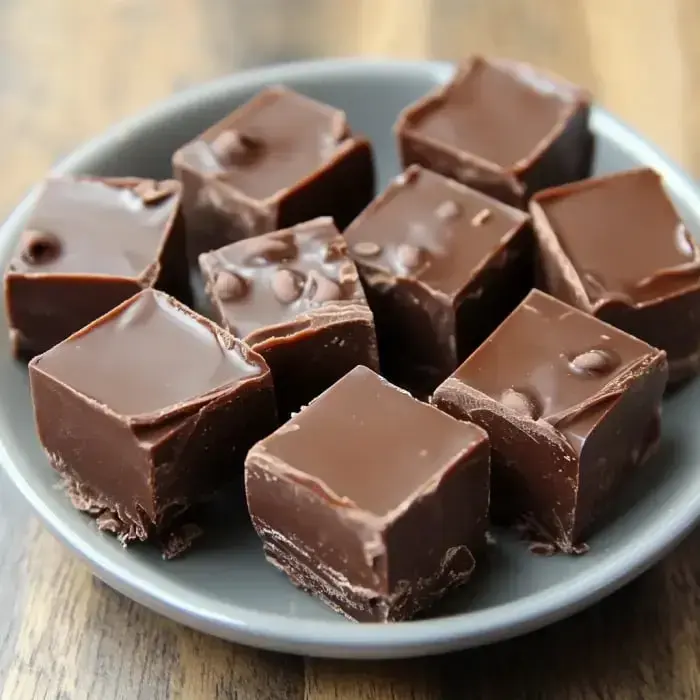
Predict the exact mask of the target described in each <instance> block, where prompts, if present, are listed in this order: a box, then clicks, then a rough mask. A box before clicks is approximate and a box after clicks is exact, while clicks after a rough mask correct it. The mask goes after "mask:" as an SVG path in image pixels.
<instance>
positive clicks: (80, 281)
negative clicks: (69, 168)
mask: <svg viewBox="0 0 700 700" xmlns="http://www.w3.org/2000/svg"><path fill="white" fill-rule="evenodd" d="M180 189H181V187H180V184H179V183H178V182H176V181H175V180H166V181H164V182H155V181H153V180H145V179H136V178H105V179H97V178H73V177H60V178H52V179H49V180H47V181H46V183H45V184H44V186H43V189H42V191H41V192H40V193H39V195H38V198H37V201H36V204H35V205H34V209H33V210H32V212H31V214H30V217H29V221H28V222H27V225H26V228H25V230H24V232H23V233H22V236H21V237H20V240H19V243H18V246H17V249H16V252H15V254H14V257H13V258H12V260H11V261H10V264H9V267H8V268H7V270H6V273H5V304H6V307H7V315H8V319H9V326H10V338H11V341H12V347H13V351H14V354H15V355H16V356H18V357H21V358H23V359H30V358H31V357H33V356H34V355H37V354H39V353H42V352H44V351H46V350H48V349H49V348H51V347H53V346H54V345H56V343H59V342H60V341H62V340H64V339H65V338H67V337H68V336H69V335H71V333H74V332H75V331H77V330H79V329H80V328H82V327H83V326H85V325H86V324H88V323H90V321H94V320H95V319H96V318H98V317H99V316H102V314H104V313H106V312H107V311H109V310H110V309H113V308H114V307H115V306H117V305H118V304H121V302H123V301H124V300H125V299H128V298H129V297H131V296H133V295H134V294H136V293H137V292H139V291H140V290H141V289H144V288H147V287H156V288H158V289H162V290H164V291H166V292H168V293H170V294H172V295H173V296H176V297H178V298H179V299H180V300H181V301H183V302H185V303H188V302H189V300H190V287H189V272H188V269H187V259H186V251H185V231H184V226H183V225H182V219H181V217H180V213H179V204H180Z"/></svg>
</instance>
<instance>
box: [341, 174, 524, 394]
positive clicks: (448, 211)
mask: <svg viewBox="0 0 700 700" xmlns="http://www.w3.org/2000/svg"><path fill="white" fill-rule="evenodd" d="M345 238H346V240H347V241H348V245H349V247H350V254H351V255H352V257H353V258H354V259H355V261H356V262H357V265H358V268H359V270H360V275H361V277H362V281H363V284H364V287H365V289H366V292H367V297H368V300H369V304H370V307H371V308H372V311H373V312H374V317H375V322H376V326H377V335H378V340H379V354H380V362H381V365H382V373H383V374H385V375H386V376H387V377H388V378H389V379H391V380H392V381H394V382H395V383H397V384H399V385H401V386H404V387H405V388H408V389H410V390H411V391H413V392H414V393H416V394H417V395H423V394H430V393H431V392H432V391H433V389H435V387H436V386H437V385H438V384H439V383H440V382H441V381H442V380H443V379H445V378H446V377H447V376H448V375H449V374H450V373H451V372H453V371H454V370H455V369H456V368H457V366H458V365H459V363H460V362H461V361H462V360H464V359H465V358H466V357H467V355H469V353H470V352H471V351H472V350H474V349H476V348H477V347H478V346H479V345H480V344H481V342H482V341H484V340H485V339H486V338H487V337H488V335H489V334H490V333H491V331H493V330H494V328H496V326H497V325H498V324H499V323H500V322H501V321H502V320H503V319H504V318H505V317H506V316H507V315H508V314H509V313H510V312H511V311H512V310H513V309H514V308H515V307H516V306H517V304H518V303H519V302H520V301H521V300H522V299H523V297H524V296H525V295H526V294H527V293H528V292H529V291H530V289H531V288H532V285H533V269H534V262H533V259H532V252H533V237H532V230H531V227H530V224H529V217H528V216H527V215H526V214H524V213H523V212H522V211H520V210H517V209H513V208H511V207H509V206H506V205H504V204H501V203H500V202H497V201H496V200H494V199H491V198H490V197H487V196H485V195H483V194H481V193H480V192H476V191H475V190H472V189H469V188H467V187H465V186H464V185H461V184H459V183H457V182H455V181H453V180H450V179H448V178H446V177H443V176H442V175H438V174H437V173H434V172H431V171H429V170H425V169H423V168H421V167H419V166H416V165H414V166H410V167H409V168H408V169H407V170H406V172H404V173H403V174H401V175H399V177H398V178H397V179H396V180H394V181H393V182H392V183H391V184H390V185H389V187H388V189H387V190H386V191H385V192H384V193H383V194H382V195H381V196H380V197H378V198H377V199H376V200H375V201H374V202H372V204H370V206H369V207H367V209H366V210H365V211H364V212H363V213H362V214H361V215H360V216H359V217H358V218H357V219H356V220H355V221H354V222H353V223H352V224H351V226H350V227H349V228H348V229H347V230H346V231H345Z"/></svg>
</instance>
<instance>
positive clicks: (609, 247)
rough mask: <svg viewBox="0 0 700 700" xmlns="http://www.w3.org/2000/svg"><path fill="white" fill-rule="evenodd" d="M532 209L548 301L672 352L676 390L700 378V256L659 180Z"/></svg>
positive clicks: (561, 191) (609, 185)
mask: <svg viewBox="0 0 700 700" xmlns="http://www.w3.org/2000/svg"><path fill="white" fill-rule="evenodd" d="M531 207H532V213H533V217H534V222H535V224H536V231H537V238H538V240H539V248H540V256H539V257H540V260H541V276H542V280H543V284H542V286H544V287H545V288H546V289H547V290H548V291H549V292H550V294H552V295H554V296H556V297H557V298H559V299H561V300H562V301H565V302H567V303H568V304H571V305H572V306H576V307H578V308H580V309H582V310H583V311H586V312H588V313H590V314H594V315H595V316H597V317H598V318H600V319H602V320H604V321H606V322H607V323H610V324H612V325H614V326H617V327H618V328H621V329H622V330H624V331H627V332H628V333H631V334H632V335H636V336H637V337H638V338H642V339H643V340H645V341H646V342H648V343H649V344H650V345H653V346H655V347H659V348H662V349H663V350H665V351H666V353H667V355H668V363H669V374H670V377H669V382H670V384H672V385H675V384H678V383H679V382H681V381H683V380H685V379H688V378H690V377H692V376H694V375H696V374H697V373H698V371H700V248H699V247H698V245H697V243H696V242H695V241H694V239H693V238H692V236H691V235H690V233H689V232H688V230H687V229H686V227H685V225H684V224H683V222H682V221H681V220H680V218H679V216H678V213H677V212H676V210H675V208H674V206H673V204H672V203H671V201H670V199H669V198H668V196H667V195H666V192H665V191H664V187H663V182H662V180H661V177H660V176H659V175H658V174H657V173H655V172H654V171H653V170H648V169H642V170H632V171H628V172H623V173H617V174H614V175H607V176H605V177H600V178H595V179H590V180H584V181H582V182H580V183H576V184H573V185H567V186H564V187H559V188H554V189H550V190H546V191H544V192H541V193H540V194H539V195H538V196H537V197H535V199H534V200H533V201H532V203H531Z"/></svg>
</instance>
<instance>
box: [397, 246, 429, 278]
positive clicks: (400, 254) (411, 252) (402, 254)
mask: <svg viewBox="0 0 700 700" xmlns="http://www.w3.org/2000/svg"><path fill="white" fill-rule="evenodd" d="M422 258H423V255H422V251H421V249H420V248H417V247H416V246H414V245H411V244H410V243H402V244H401V245H400V246H399V247H398V248H397V249H396V261H397V262H398V263H399V265H401V267H403V268H404V270H409V271H411V270H415V269H417V268H418V267H419V266H420V264H421V261H422Z"/></svg>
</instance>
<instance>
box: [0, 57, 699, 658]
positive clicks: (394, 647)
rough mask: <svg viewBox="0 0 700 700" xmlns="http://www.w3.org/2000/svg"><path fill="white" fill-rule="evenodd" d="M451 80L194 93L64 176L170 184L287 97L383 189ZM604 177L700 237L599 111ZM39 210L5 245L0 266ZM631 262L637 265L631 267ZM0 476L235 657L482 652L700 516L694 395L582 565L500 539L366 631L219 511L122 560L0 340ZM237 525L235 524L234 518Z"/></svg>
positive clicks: (695, 221)
mask: <svg viewBox="0 0 700 700" xmlns="http://www.w3.org/2000/svg"><path fill="white" fill-rule="evenodd" d="M451 72H452V69H451V67H450V66H449V65H447V64H442V63H399V62H388V61H360V60H341V61H325V62H318V63H306V64H296V65H294V64H292V65H288V66H282V67H274V68H267V69H263V70H258V71H252V72H248V73H243V74H240V75H235V76H232V77H229V78H225V79H223V80H220V81H218V82H215V83H212V84H210V85H205V86H203V87H200V88H197V89H195V90H191V91H189V92H186V93H184V94H182V95H179V96H177V97H175V98H174V99H173V100H171V101H169V102H166V103H165V104H163V105H160V106H158V107H156V108H155V109H153V110H151V111H149V112H148V113H146V114H144V115H143V116H140V117H137V118H136V119H132V120H130V121H128V122H125V123H123V124H121V125H119V126H117V127H116V128H114V129H112V130H111V131H109V132H108V133H107V134H105V135H104V136H102V137H101V138H98V139H97V140H95V141H93V142H91V143H89V144H87V145H86V146H84V147H83V148H81V149H80V150H79V151H78V152H77V153H75V154H74V155H73V156H72V157H70V158H68V160H67V161H65V162H64V163H62V164H61V165H60V166H59V167H58V168H57V169H56V170H57V172H63V173H75V172H89V173H94V174H116V175H145V176H153V177H163V176H167V175H168V174H169V169H170V165H169V164H170V154H171V153H172V151H173V150H174V149H175V148H176V147H177V146H179V145H180V144H181V143H183V142H184V141H186V140H188V139H190V138H191V137H193V136H195V135H196V134H197V133H199V132H200V131H202V130H203V129H204V128H205V127H206V126H207V125H209V124H210V123H212V122H214V121H215V120H217V119H219V118H220V117H222V116H223V115H224V114H226V113H227V112H228V111H230V110H231V109H232V108H233V107H235V106H236V105H238V104H240V103H241V102H243V101H244V100H246V99H248V98H249V97H250V96H251V95H252V94H253V93H255V92H256V91H257V90H258V89H260V88H261V87H262V86H264V85H268V84H270V83H276V82H282V83H286V84H288V85H290V86H293V87H295V88H297V89H299V90H300V91H302V92H305V93H308V94H309V95H311V96H313V97H316V98H318V99H320V100H324V101H326V102H329V103H331V104H334V105H336V106H337V107H340V108H342V109H344V110H346V111H347V113H348V116H349V118H350V122H351V124H352V126H353V128H354V129H355V130H357V131H361V132H365V133H366V134H368V135H369V136H370V137H371V139H372V141H373V143H374V145H375V148H376V152H377V156H378V163H379V168H380V174H381V179H382V180H383V181H386V179H387V178H389V177H390V176H391V175H392V174H395V173H396V171H397V160H396V154H395V149H394V141H393V138H392V136H391V126H392V123H393V121H394V118H395V116H396V114H397V112H398V111H399V110H400V109H401V108H402V107H403V106H404V105H406V104H407V103H409V102H411V101H413V100H415V99H416V98H418V97H419V96H420V95H422V94H423V93H425V92H426V91H427V90H429V89H430V88H432V87H433V86H435V85H436V84H438V83H441V82H444V81H445V80H446V79H447V78H448V77H449V76H450V74H451ZM592 123H593V128H594V130H595V132H596V135H597V140H598V156H597V165H596V171H597V172H599V173H602V172H609V171H613V170H620V169H623V168H629V167H633V166H637V165H639V164H645V165H649V166H651V167H653V168H656V169H657V170H658V171H659V172H661V173H662V174H663V175H664V177H665V178H666V183H667V185H668V187H669V189H670V191H671V192H672V194H673V197H674V199H675V200H676V203H677V205H678V206H679V208H680V210H681V211H682V213H683V215H684V216H686V217H687V220H688V224H689V226H690V228H691V230H694V231H695V232H696V234H697V232H698V231H699V230H700V193H699V192H698V190H697V189H696V187H695V186H694V185H693V183H692V182H691V180H690V179H689V178H688V177H687V176H686V175H684V174H683V173H682V172H681V171H680V170H679V169H678V168H677V167H675V166H674V165H673V164H671V163H669V161H668V160H667V159H666V158H665V157H664V156H662V155H661V154H660V153H659V152H658V151H657V150H656V149H655V148H653V147H652V146H651V145H649V144H648V143H647V142H645V141H644V140H643V139H641V138H640V137H639V136H637V135H636V134H634V133H633V132H632V131H631V130H630V129H628V128H627V127H625V126H623V125H622V124H620V122H618V121H617V120H616V119H614V118H613V117H611V116H610V115H609V114H607V113H605V112H604V111H602V110H599V109H598V110H596V111H595V112H594V114H593V122H592ZM31 201H32V196H31V195H30V197H29V198H28V199H26V200H25V201H24V202H23V203H22V204H21V205H20V206H19V207H18V209H17V210H16V212H15V213H14V214H13V215H12V216H11V217H10V219H9V220H8V221H7V223H6V224H5V226H4V227H3V228H2V229H1V231H0V256H1V257H2V261H3V264H4V263H5V262H6V261H7V259H8V255H9V252H10V250H11V247H12V244H13V242H14V240H15V238H16V236H17V234H18V232H19V231H20V229H21V227H22V222H23V219H24V217H25V216H26V213H27V210H28V209H29V207H30V205H31ZM631 252H633V251H631ZM0 386H2V400H1V401H0V461H2V464H3V466H4V468H5V470H6V471H7V473H8V475H9V476H10V478H11V479H12V481H13V482H14V483H15V484H16V485H17V486H18V488H19V489H20V491H21V492H22V493H23V494H24V496H25V497H26V498H27V500H28V501H29V502H30V503H31V505H32V506H33V507H34V509H35V510H36V512H37V513H38V514H39V516H40V517H41V518H42V519H43V521H44V522H45V523H46V524H47V525H48V527H49V528H50V529H51V530H52V531H53V532H54V533H56V534H57V535H58V536H59V537H60V539H61V540H63V541H64V542H65V543H66V544H67V545H68V546H69V547H70V548H71V549H73V550H74V551H75V552H76V553H77V554H78V555H79V556H81V557H82V558H83V559H84V560H85V561H86V562H88V564H89V565H90V566H91V567H92V569H93V570H94V572H95V574H96V575H97V576H98V577H100V578H101V579H103V580H104V581H105V582H107V583H108V584H109V585H110V586H113V587H114V588H116V589H117V590H119V591H121V592H122V593H124V594H125V595H127V596H129V597H130V598H133V599H134V600H136V601H138V602H140V603H143V604H144V605H146V606H148V607H150V608H152V609H154V610H156V611H158V612H160V613H163V614H164V615H167V616H168V617H171V618H174V619H175V620H178V621H180V622H183V623H184V624H186V625H190V626H191V627H195V628H197V629H200V630H203V631H205V632H208V633H211V634H214V635H218V636H220V637H224V638H226V639H230V640H233V641H237V642H242V643H244V644H250V645H254V646H260V647H265V648H269V649H275V650H279V651H286V652H292V653H304V654H312V655H317V656H336V657H364V658H370V657H371V658H380V657H384V658H386V657H399V656H412V655H419V654H429V653H437V652H441V651H447V650H450V649H457V648H464V647H468V646H476V645H479V644H486V643H488V642H493V641H496V640H499V639H504V638H506V637H512V636H514V635H517V634H522V633H523V632H526V631H528V630H532V629H535V628H537V627H541V626H543V625H545V624H548V623H550V622H553V621H554V620H557V619H560V618H562V617H564V616H566V615H570V614H572V613H573V612H575V611H576V610H579V609H581V608H583V607H584V606H586V605H588V604H590V603H592V602H594V601H595V600H598V599H599V598H601V597H602V596H604V595H606V594H607V593H610V592H611V591H613V590H614V589H616V588H618V587H619V586H621V585H623V584H624V583H625V582H627V581H629V580H630V579H632V578H633V577H634V576H636V575H638V574H639V573H640V572H641V571H643V570H644V569H645V568H646V567H648V566H649V565H650V564H652V563H653V562H654V561H656V560H657V559H658V558H659V557H661V556H662V555H663V554H664V553H665V552H667V551H668V550H669V549H670V548H671V547H672V546H673V545H675V544H676V543H677V542H678V541H679V540H680V538H681V537H682V536H683V535H684V534H685V533H686V532H687V531H688V530H689V529H690V528H691V526H692V525H693V524H694V522H695V521H696V519H697V518H698V516H699V515H700V471H699V470H698V468H697V463H698V461H700V460H699V458H700V431H699V430H698V429H697V425H698V422H699V421H700V382H697V383H696V384H695V385H693V386H690V387H688V388H687V389H685V390H684V391H683V392H681V393H679V394H678V395H676V396H674V397H673V398H672V399H671V400H669V401H668V403H667V405H666V410H665V422H664V431H663V440H662V445H661V449H660V451H659V454H658V455H657V458H656V459H655V460H654V461H653V462H652V463H650V464H649V465H648V466H647V467H645V468H644V469H643V470H642V471H641V472H640V473H639V474H638V475H637V478H636V480H635V481H634V483H632V484H630V488H629V489H628V490H627V493H626V494H625V497H624V499H623V500H622V501H621V502H620V503H619V505H618V507H617V508H616V509H615V513H614V515H613V517H611V518H610V519H609V521H608V522H607V523H605V525H604V526H603V527H602V528H601V529H600V531H599V534H597V535H596V536H595V537H593V538H592V539H591V540H590V545H591V551H590V553H589V554H588V555H586V556H584V557H578V558H576V557H566V556H557V557H552V558H541V557H535V556H532V555H531V554H529V553H528V551H527V547H526V546H525V545H523V544H522V543H519V542H517V541H515V540H514V539H512V538H511V537H509V536H506V535H500V536H499V537H498V542H497V544H496V546H494V547H492V548H491V549H492V550H493V551H492V552H491V555H490V557H489V559H488V561H486V562H484V565H483V566H481V567H480V575H479V576H478V577H477V579H476V580H475V581H474V582H473V585H469V586H467V588H466V589H465V590H464V591H463V592H461V593H457V594H455V595H453V596H451V597H450V598H449V600H447V601H446V602H445V603H444V604H443V605H442V606H441V607H440V608H439V609H438V610H437V611H436V613H435V616H434V617H433V618H432V619H429V620H421V621H416V622H408V623H399V624H390V625H384V626H381V625H371V624H369V625H359V624H354V623H351V622H347V621H346V620H344V619H341V618H340V617H338V616H336V615H335V614H334V613H332V612H331V611H329V610H328V609H326V608H325V607H324V606H323V605H321V604H320V603H318V602H316V601H315V600H313V599H311V598H309V597H307V596H306V595H304V594H303V593H300V592H299V591H297V590H295V589H294V588H293V587H292V585H291V584H289V583H288V582H287V580H286V579H285V578H284V577H283V576H282V575H281V574H279V573H278V572H277V571H276V570H274V569H273V568H272V567H271V566H269V565H267V564H266V563H265V560H264V559H263V556H262V552H261V549H260V546H259V545H258V542H257V540H256V538H255V536H254V534H253V532H252V530H251V528H250V526H249V525H248V523H247V522H246V519H245V516H244V515H240V514H239V515H238V516H231V515H229V514H230V513H231V512H233V511H235V510H236V509H235V508H231V507H230V504H229V507H226V508H222V509H221V512H218V511H216V510H215V511H212V513H211V520H212V531H211V534H210V535H209V537H208V538H207V539H206V540H205V542H204V543H203V546H202V547H200V548H198V549H197V550H196V551H193V552H192V554H190V555H188V556H187V557H185V558H183V559H182V560H179V561H173V562H164V561H162V560H161V559H160V557H159V555H158V553H157V552H156V551H155V550H153V549H151V548H150V547H148V546H139V547H134V548H132V549H130V550H128V551H126V550H124V549H122V548H121V547H120V546H119V545H118V544H117V542H116V541H115V540H114V539H113V538H111V537H110V536H107V535H102V534H100V533H98V532H97V531H96V530H95V527H94V525H93V523H92V522H91V521H90V520H89V519H88V518H87V517H84V516H83V515H81V514H79V513H77V512H75V511H74V510H73V509H72V508H71V507H70V505H69V504H68V501H67V500H66V499H65V498H64V496H63V495H62V494H61V493H60V492H59V491H58V490H57V489H56V488H55V478H54V475H53V473H52V472H51V470H50V469H49V467H48V464H47V462H46V459H45V458H44V455H43V453H42V451H41V449H40V446H39V444H38V442H37V440H36V437H35V435H34V425H33V420H32V412H31V406H30V401H29V396H28V386H27V376H26V370H25V369H24V368H22V367H20V366H19V365H18V364H16V363H15V362H13V361H12V360H11V359H10V356H9V352H8V345H7V340H6V336H5V334H4V333H0ZM239 510H240V509H239Z"/></svg>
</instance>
